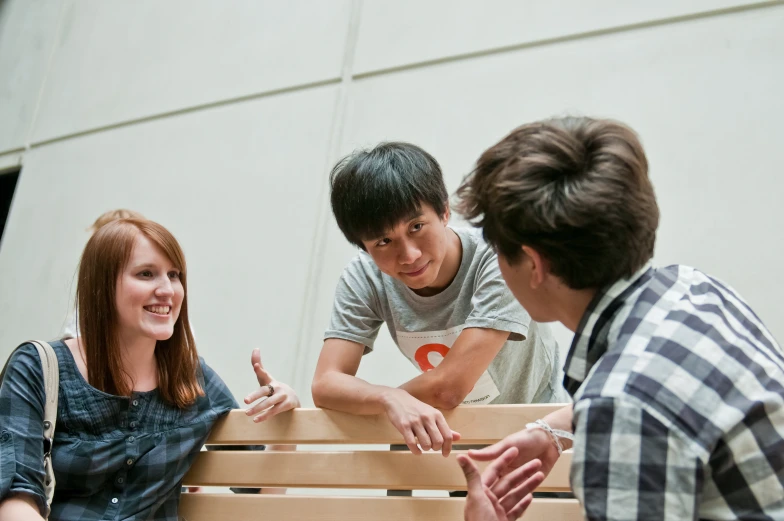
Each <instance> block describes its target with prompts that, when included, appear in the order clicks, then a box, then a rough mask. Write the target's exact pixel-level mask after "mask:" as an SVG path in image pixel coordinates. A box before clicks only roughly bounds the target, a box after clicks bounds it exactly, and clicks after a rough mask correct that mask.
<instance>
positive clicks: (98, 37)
mask: <svg viewBox="0 0 784 521" xmlns="http://www.w3.org/2000/svg"><path fill="white" fill-rule="evenodd" d="M782 27H784V3H782V2H742V1H729V0H726V1H722V0H691V1H687V2H684V1H681V0H678V1H676V0H662V1H659V2H655V3H652V2H647V3H642V2H625V1H621V0H591V1H578V0H568V1H563V2H558V3H557V5H556V3H555V2H548V1H544V0H525V1H518V0H506V1H495V2H492V3H487V2H473V1H467V0H460V1H454V0H451V1H448V0H428V1H421V0H417V1H415V0H405V1H403V0H396V1H391V0H390V1H380V0H379V1H363V0H330V1H328V2H308V1H304V0H294V1H289V2H273V1H255V0H246V1H239V0H236V1H233V2H221V1H219V0H199V1H198V2H193V1H186V0H168V1H167V2H159V1H157V0H137V1H134V2H127V1H120V0H102V1H100V2H94V1H89V0H4V1H2V2H0V78H1V79H0V170H2V169H3V168H6V167H9V166H14V165H17V164H21V165H22V172H21V176H20V179H19V184H18V186H17V190H16V195H15V198H14V202H13V206H12V209H11V213H10V216H9V221H8V224H7V229H6V231H5V235H4V237H3V241H2V244H0V361H4V360H5V358H6V357H7V355H8V353H9V352H10V350H11V349H12V348H13V347H14V346H15V345H16V344H17V343H19V342H21V341H23V340H25V339H27V338H31V337H41V338H54V337H55V336H56V335H57V333H58V331H59V330H60V328H61V327H62V325H63V322H64V321H65V318H66V315H67V313H68V310H69V307H70V305H71V300H72V298H73V291H74V289H75V288H74V274H75V269H76V266H77V262H78V257H79V254H80V252H81V249H82V247H83V245H84V243H85V241H86V240H87V232H86V231H85V228H86V227H87V226H89V224H90V223H91V222H92V221H93V220H94V219H95V217H96V216H97V215H99V214H100V213H102V212H103V211H105V210H108V209H111V208H115V207H127V208H132V209H135V210H138V211H140V212H142V213H144V214H145V215H147V216H148V217H150V218H153V219H155V220H158V221H160V222H161V223H163V224H165V225H166V226H167V227H169V228H170V229H171V230H172V231H173V232H174V233H175V234H176V235H177V237H178V238H179V239H180V241H181V243H182V245H183V247H184V249H185V251H186V254H187V256H188V262H189V268H190V294H189V298H190V303H191V309H192V320H193V323H194V327H195V330H196V334H197V340H198V345H199V349H200V351H201V352H202V354H203V355H204V356H205V357H206V359H207V360H208V362H209V363H210V364H211V365H212V366H213V367H215V368H216V370H217V371H218V372H219V373H220V374H221V375H222V376H223V377H224V379H225V380H226V381H227V382H228V383H229V385H230V387H231V388H232V390H233V391H234V393H235V394H236V395H237V396H238V397H242V396H244V394H245V393H246V392H247V391H249V390H250V389H251V388H253V387H254V386H255V384H254V379H253V376H252V373H251V371H250V367H249V363H248V358H249V356H250V350H251V349H252V348H253V347H260V348H261V349H262V355H263V360H264V362H265V364H266V365H267V366H268V368H269V369H270V370H271V371H272V372H273V374H275V375H276V376H277V377H278V378H280V379H283V380H287V381H289V382H291V383H293V385H294V386H295V387H296V388H297V390H298V391H299V392H300V394H301V396H302V398H303V403H304V404H306V405H307V404H310V403H312V402H311V399H310V389H309V385H310V379H311V377H312V374H313V369H314V367H315V361H316V357H317V355H318V352H319V349H320V347H321V333H322V332H323V330H324V328H325V326H326V324H327V321H328V316H329V310H330V306H331V300H332V293H333V290H334V285H335V282H336V280H337V277H338V276H339V274H340V271H341V269H342V267H343V265H344V264H345V263H346V261H347V260H348V259H349V258H350V257H351V256H352V255H353V254H354V252H353V250H352V248H351V247H349V245H348V243H346V241H345V240H344V239H343V238H342V236H341V235H340V233H339V231H338V230H337V227H336V226H335V225H334V223H333V221H332V217H331V214H330V211H329V207H328V204H327V186H326V181H327V173H328V172H329V169H330V167H331V165H332V164H333V163H334V161H335V160H336V159H337V158H339V157H340V156H341V155H343V154H345V153H348V152H350V151H351V150H353V149H354V148H356V147H358V146H367V145H372V144H374V143H376V142H377V141H379V140H394V139H403V140H407V141H412V142H415V143H418V144H420V145H422V146H423V147H425V148H426V149H428V150H429V151H430V152H432V153H433V154H434V155H435V156H436V157H437V158H438V159H439V161H440V162H441V164H442V166H443V168H444V171H445V173H446V177H447V183H448V187H449V189H450V191H451V190H454V189H455V188H456V187H457V185H458V183H459V181H460V179H461V178H462V176H463V175H464V174H466V173H467V172H468V171H469V170H470V169H471V166H472V164H473V162H474V161H475V159H476V158H477V157H478V156H479V154H480V153H481V152H482V151H483V150H484V149H485V148H486V147H488V146H490V145H491V144H493V143H494V142H495V141H497V140H498V139H499V138H501V137H503V136H504V135H505V134H506V133H507V132H508V131H509V130H511V129H512V128H514V127H515V126H517V125H519V124H521V123H524V122H527V121H530V120H533V119H538V118H543V117H547V116H551V115H558V114H566V113H571V114H585V115H596V116H608V117H614V118H618V119H620V120H623V121H625V122H627V123H629V124H630V125H632V126H633V127H634V128H635V129H636V130H637V131H639V132H640V134H641V135H642V138H643V140H644V144H645V146H646V148H647V151H648V154H649V159H650V163H651V175H652V178H653V181H654V183H655V186H656V190H657V194H658V197H659V204H660V206H661V210H662V223H661V228H660V233H659V239H658V245H657V251H656V262H657V263H659V264H667V263H673V262H681V263H687V264H692V265H695V266H698V267H700V268H702V269H704V270H706V271H707V272H709V273H711V274H713V275H715V276H717V277H719V278H721V279H723V280H724V281H726V282H727V283H729V284H731V285H732V286H734V287H735V288H737V289H738V290H739V291H740V292H741V293H742V294H743V295H744V296H745V297H746V298H747V300H748V301H749V302H750V303H751V304H752V306H753V307H754V308H755V309H756V310H757V312H758V313H759V314H760V315H761V317H762V319H763V320H764V321H765V322H766V323H767V325H768V326H769V327H770V329H771V330H772V331H773V333H774V335H775V336H777V337H778V338H779V339H781V338H782V337H784V323H783V322H782V320H781V315H780V312H778V310H779V308H780V306H779V297H780V295H781V294H782V292H784V275H782V271H781V270H780V269H779V264H780V259H781V258H782V257H784V243H783V242H782V240H781V238H780V236H781V230H782V224H784V214H783V213H782V210H781V208H780V205H779V204H778V203H779V201H778V198H779V194H780V193H781V192H782V190H784V181H782V176H781V175H779V171H780V169H781V168H780V165H779V161H778V157H777V152H778V150H779V149H780V148H781V145H782V143H784V127H782V125H781V121H783V120H784V96H782V95H781V93H782V92H784V31H782ZM558 335H559V338H560V339H561V340H562V343H563V346H562V347H563V348H564V349H565V348H566V347H568V346H567V343H568V341H569V338H570V334H569V333H568V332H566V331H565V330H563V329H559V330H558ZM414 374H415V373H414V370H413V368H411V367H410V366H409V364H408V362H407V361H406V360H405V359H404V358H403V357H402V356H400V355H399V354H398V353H397V352H396V348H395V347H394V345H393V344H392V343H391V341H390V339H389V337H388V336H387V333H386V332H384V331H382V339H381V340H380V341H379V344H378V348H377V349H376V351H375V352H374V353H373V354H372V355H371V356H368V357H367V358H366V359H365V360H364V361H363V364H362V367H361V369H360V376H362V377H364V378H366V379H369V380H371V381H374V382H378V383H386V384H391V385H396V384H399V383H401V382H402V381H403V380H405V379H407V378H408V377H410V376H413V375H414Z"/></svg>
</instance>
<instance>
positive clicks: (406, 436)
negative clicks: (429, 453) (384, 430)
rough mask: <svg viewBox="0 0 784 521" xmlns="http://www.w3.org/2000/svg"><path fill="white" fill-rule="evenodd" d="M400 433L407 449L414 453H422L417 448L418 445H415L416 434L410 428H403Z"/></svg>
mask: <svg viewBox="0 0 784 521" xmlns="http://www.w3.org/2000/svg"><path fill="white" fill-rule="evenodd" d="M400 433H401V434H402V435H403V440H404V441H405V442H406V445H407V446H408V450H410V451H411V452H412V453H414V454H422V451H421V450H419V446H418V445H417V438H416V435H415V434H414V431H413V430H412V429H411V428H407V429H403V430H401V431H400Z"/></svg>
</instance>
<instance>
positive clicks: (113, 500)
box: [112, 497, 119, 505]
mask: <svg viewBox="0 0 784 521" xmlns="http://www.w3.org/2000/svg"><path fill="white" fill-rule="evenodd" d="M118 501H119V499H117V498H116V497H113V498H112V503H113V504H115V505H116V504H117V502H118Z"/></svg>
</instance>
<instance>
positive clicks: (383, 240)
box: [376, 239, 389, 247]
mask: <svg viewBox="0 0 784 521" xmlns="http://www.w3.org/2000/svg"><path fill="white" fill-rule="evenodd" d="M387 244H389V239H381V240H380V241H378V242H377V243H376V246H377V247H381V246H386V245H387Z"/></svg>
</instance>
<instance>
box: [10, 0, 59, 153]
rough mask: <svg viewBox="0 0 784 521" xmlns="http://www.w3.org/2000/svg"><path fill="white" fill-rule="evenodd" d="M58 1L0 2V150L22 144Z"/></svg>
mask: <svg viewBox="0 0 784 521" xmlns="http://www.w3.org/2000/svg"><path fill="white" fill-rule="evenodd" d="M61 4H62V1H61V0H4V1H2V2H0V153H2V152H5V151H7V150H13V149H17V148H22V147H24V146H25V144H26V141H25V140H26V139H27V134H28V132H29V130H30V125H31V123H32V120H33V114H34V112H35V105H36V102H37V100H38V94H39V92H40V90H41V85H42V83H43V81H44V76H45V75H46V65H47V62H48V60H49V55H50V53H51V50H52V43H53V41H54V38H55V35H56V33H57V22H58V19H59V15H60V8H61Z"/></svg>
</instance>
